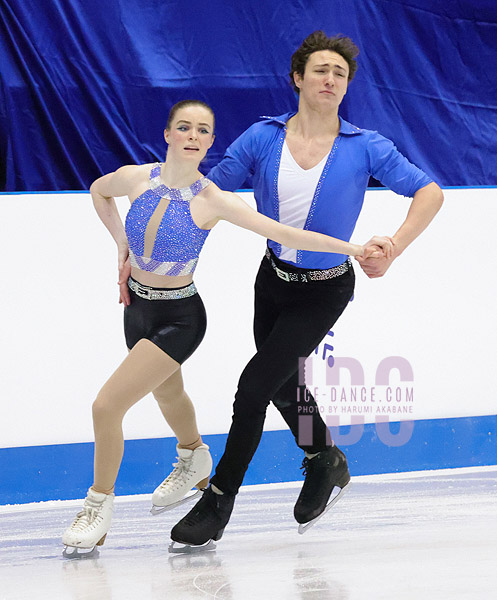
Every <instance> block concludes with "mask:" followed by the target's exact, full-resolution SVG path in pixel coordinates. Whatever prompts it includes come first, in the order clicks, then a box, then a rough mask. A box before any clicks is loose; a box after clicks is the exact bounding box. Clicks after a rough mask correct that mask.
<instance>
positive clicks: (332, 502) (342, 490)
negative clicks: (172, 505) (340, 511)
mask: <svg viewBox="0 0 497 600" xmlns="http://www.w3.org/2000/svg"><path fill="white" fill-rule="evenodd" d="M349 489H350V483H348V484H347V485H346V486H344V487H343V488H340V491H339V492H338V494H337V495H336V496H334V497H333V498H332V499H331V500H330V502H328V504H327V505H326V508H325V509H324V510H323V512H322V513H321V514H320V515H318V516H317V517H314V519H312V520H311V521H309V522H307V523H300V524H299V533H300V534H301V535H303V534H304V533H305V532H306V531H307V530H308V529H310V528H311V527H312V526H313V525H315V524H316V523H317V522H318V521H319V519H320V518H321V517H323V516H324V515H325V514H326V513H327V512H328V511H329V510H330V508H333V506H334V505H335V504H336V503H337V502H338V501H339V500H340V498H341V497H342V496H343V495H344V494H345V493H346V492H348V491H349Z"/></svg>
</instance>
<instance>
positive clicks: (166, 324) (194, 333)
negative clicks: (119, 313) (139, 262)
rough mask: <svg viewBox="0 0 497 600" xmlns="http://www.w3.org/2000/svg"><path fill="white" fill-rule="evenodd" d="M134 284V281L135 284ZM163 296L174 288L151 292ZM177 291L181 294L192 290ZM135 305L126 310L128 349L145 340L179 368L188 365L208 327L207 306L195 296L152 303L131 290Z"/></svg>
mask: <svg viewBox="0 0 497 600" xmlns="http://www.w3.org/2000/svg"><path fill="white" fill-rule="evenodd" d="M132 281H133V280H132ZM140 286H141V288H146V289H147V290H150V291H152V292H153V291H158V292H162V291H164V290H168V291H169V290H171V288H151V287H149V286H143V285H141V284H140ZM188 287H189V286H185V287H184V288H174V289H175V290H178V291H180V292H181V290H184V289H186V288H188ZM129 293H130V298H131V303H130V305H129V306H126V307H125V309H124V335H125V337H126V345H127V346H128V348H129V349H130V350H131V349H132V348H133V346H134V345H135V344H136V343H137V342H138V341H140V340H141V339H143V338H145V339H147V340H150V341H151V342H153V343H154V344H155V345H156V346H158V347H159V348H160V349H161V350H163V351H164V352H165V353H166V354H168V355H169V356H170V357H171V358H173V359H174V360H175V361H176V362H178V363H179V364H182V363H183V362H185V360H186V359H187V358H189V357H190V356H191V355H192V354H193V353H194V352H195V350H196V349H197V348H198V346H199V345H200V342H201V341H202V340H203V338H204V334H205V329H206V326H207V318H206V314H205V308H204V303H203V302H202V299H201V298H200V295H199V294H198V293H197V292H195V293H194V294H193V295H192V296H189V297H187V298H180V299H167V300H149V299H146V298H142V297H141V296H139V295H137V293H135V292H134V291H133V290H132V289H130V290H129Z"/></svg>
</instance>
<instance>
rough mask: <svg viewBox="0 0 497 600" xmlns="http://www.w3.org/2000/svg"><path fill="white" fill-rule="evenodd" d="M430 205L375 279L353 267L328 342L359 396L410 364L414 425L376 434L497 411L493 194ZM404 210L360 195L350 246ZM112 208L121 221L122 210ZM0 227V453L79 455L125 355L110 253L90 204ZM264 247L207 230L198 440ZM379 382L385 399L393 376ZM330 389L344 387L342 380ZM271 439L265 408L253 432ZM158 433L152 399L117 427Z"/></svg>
mask: <svg viewBox="0 0 497 600" xmlns="http://www.w3.org/2000/svg"><path fill="white" fill-rule="evenodd" d="M243 196H244V197H245V198H246V199H247V200H248V201H250V202H253V200H252V195H251V194H250V193H244V194H243ZM445 197H446V201H445V205H444V207H443V209H442V211H441V213H440V214H439V215H438V217H437V218H436V220H435V222H434V223H433V224H432V225H431V226H430V228H429V229H428V230H427V231H426V232H425V233H424V234H423V236H422V237H421V238H420V239H419V240H417V241H416V242H415V243H414V245H413V246H412V247H410V248H409V249H408V250H407V251H406V252H405V254H404V255H403V256H401V257H400V258H399V259H398V260H397V261H396V262H395V263H394V265H393V266H392V268H391V269H390V271H389V272H388V273H387V275H386V276H385V277H384V278H381V279H377V280H369V279H368V278H367V277H366V276H365V275H364V274H363V273H362V271H361V270H360V269H359V268H358V267H356V274H357V285H356V293H355V299H354V301H353V302H352V303H351V304H350V306H349V307H348V308H347V310H346V312H345V313H344V315H343V316H342V317H341V319H340V321H339V322H338V324H337V325H336V327H335V328H334V334H335V335H334V337H333V339H332V340H328V341H331V343H332V344H333V346H334V350H333V356H334V357H336V358H338V357H351V358H353V359H355V361H356V362H357V363H359V364H360V365H361V368H362V370H363V372H364V385H362V386H360V387H363V388H365V390H366V392H365V393H366V394H369V395H370V394H371V388H373V387H377V388H378V386H375V373H376V371H377V368H378V364H379V363H380V362H381V361H382V359H384V358H385V357H389V356H400V357H402V358H403V359H404V360H405V361H407V362H408V363H409V364H410V365H411V366H412V369H413V381H412V382H411V384H410V386H411V387H412V388H413V402H412V406H413V410H414V413H411V414H409V415H408V416H400V417H395V416H394V415H393V416H392V415H390V420H398V419H399V418H410V419H412V418H415V419H430V418H442V417H460V416H478V415H488V414H495V413H496V412H497V410H496V408H497V398H496V390H497V369H496V368H495V349H494V347H493V345H491V344H492V339H493V336H492V333H493V332H495V331H497V317H496V311H495V297H496V292H497V284H496V277H495V273H496V270H497V251H496V249H495V243H494V241H493V240H494V238H495V223H496V222H497V201H496V200H497V198H496V197H497V190H496V189H494V188H489V189H475V190H472V189H449V190H445ZM409 201H410V200H409V199H406V198H400V197H398V196H396V195H395V194H393V193H392V192H389V191H383V190H373V191H369V192H367V195H366V201H365V207H364V210H363V212H362V214H361V218H360V220H359V222H358V225H357V228H356V231H355V233H354V235H353V238H352V241H355V242H365V241H366V240H367V239H369V237H370V236H371V235H373V234H387V235H392V234H393V233H394V232H395V230H396V228H397V227H398V225H399V224H400V223H401V222H402V220H403V218H404V215H405V214H406V211H407V207H408V205H409ZM119 205H120V208H122V210H123V213H124V211H125V210H126V208H127V200H126V199H120V202H119ZM0 215H1V222H2V226H1V233H2V235H1V236H0V248H1V252H2V256H3V257H4V261H3V266H2V273H3V281H4V288H3V289H4V292H3V294H2V316H3V319H2V321H3V322H2V335H1V337H0V352H1V357H0V358H1V360H0V364H1V367H0V370H1V389H0V407H1V415H2V416H1V419H0V447H16V446H30V445H42V444H61V443H70V442H85V441H91V440H92V439H93V430H92V423H91V403H92V401H93V399H94V397H95V395H96V393H97V392H98V390H99V388H100V386H101V385H102V384H103V382H104V381H105V380H106V378H107V377H108V376H109V375H110V374H111V373H112V371H113V370H114V369H115V367H116V366H117V365H118V364H119V362H120V361H121V360H122V359H123V358H124V356H125V354H126V348H125V344H124V337H123V333H122V307H121V306H120V305H118V303H117V286H116V281H117V274H116V268H115V267H116V253H115V250H114V245H113V244H114V243H113V241H112V239H111V237H110V235H109V234H108V233H107V231H106V230H105V228H104V227H103V225H101V223H100V222H99V220H98V217H97V216H96V214H95V212H94V210H93V207H92V204H91V200H90V197H89V194H84V193H75V194H67V193H62V194H55V193H54V194H37V195H36V194H9V195H3V196H0ZM264 247H265V241H264V240H263V239H261V238H259V237H258V236H256V235H255V234H252V233H250V232H246V231H243V230H241V229H239V228H236V227H234V226H231V225H229V224H226V223H221V224H220V225H218V226H217V227H216V229H215V230H214V232H213V233H212V234H211V235H210V237H209V239H208V241H207V243H206V247H205V249H204V252H203V254H202V257H201V259H200V263H199V267H198V269H197V272H196V276H195V281H196V284H197V287H198V289H199V291H200V293H201V295H202V298H203V300H204V303H205V305H206V309H207V314H208V330H207V334H206V337H205V339H204V341H203V343H202V345H201V346H200V348H199V349H198V350H197V352H196V353H195V354H194V355H193V357H192V358H191V359H190V360H189V361H188V362H187V363H186V365H185V366H184V367H183V372H184V378H185V384H186V388H187V391H188V393H189V395H190V396H191V398H192V399H193V401H194V403H195V406H196V410H197V416H198V421H199V426H200V429H201V431H202V433H205V434H207V433H223V432H227V431H228V429H229V425H230V422H231V405H232V402H233V394H234V391H235V389H236V383H237V380H238V376H239V374H240V372H241V370H242V369H243V367H244V365H245V364H246V362H247V361H248V359H249V358H250V357H251V355H252V353H253V351H254V344H253V340H252V333H251V329H252V314H253V310H252V303H253V293H252V289H253V282H254V278H255V274H256V271H257V268H258V264H259V262H260V260H261V257H262V255H263V253H264ZM314 362H315V370H314V373H315V377H314V379H315V380H314V384H316V383H319V381H320V378H321V379H322V378H323V377H324V370H323V367H324V365H325V361H323V360H322V358H321V349H320V351H319V354H318V355H317V356H316V358H315V360H314ZM269 368H270V365H268V369H269ZM390 381H391V382H392V387H393V389H395V388H396V387H398V386H397V383H398V377H397V380H396V379H395V376H394V375H392V377H391V379H390ZM340 387H341V388H344V389H345V392H347V391H348V390H349V388H350V387H351V385H350V384H349V381H348V380H347V377H346V376H345V375H344V376H343V378H341V379H340ZM384 391H385V386H383V388H381V390H380V389H377V390H376V392H377V394H379V393H380V392H382V393H383V392H384ZM359 393H360V392H359ZM377 397H378V396H377ZM347 402H349V401H347ZM347 402H346V403H347ZM324 403H325V404H326V403H328V404H330V402H329V399H326V398H325V401H324ZM349 404H350V402H349ZM347 418H348V416H347V414H343V415H342V416H341V419H343V421H340V422H346V420H347ZM364 419H365V420H366V421H371V420H374V417H371V416H370V415H368V416H365V417H364ZM282 428H284V423H283V421H282V419H281V418H280V417H279V415H278V414H277V412H276V411H275V410H274V409H273V408H272V407H271V408H270V410H269V413H268V419H267V422H266V429H282ZM171 435H172V432H171V431H170V430H169V428H168V427H167V425H166V424H165V423H164V421H163V419H162V418H161V416H160V413H159V411H158V409H157V407H156V406H155V403H154V400H153V398H152V397H150V398H147V399H145V400H144V401H142V402H141V403H139V404H138V405H137V406H135V407H134V408H133V409H132V410H131V411H130V412H129V414H128V415H127V417H126V419H125V436H126V437H127V438H153V437H161V436H171Z"/></svg>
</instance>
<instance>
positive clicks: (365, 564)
mask: <svg viewBox="0 0 497 600" xmlns="http://www.w3.org/2000/svg"><path fill="white" fill-rule="evenodd" d="M299 487H300V484H282V485H277V484H276V485H271V486H251V487H250V488H244V489H243V490H242V492H241V493H240V495H239V496H238V499H237V502H236V505H235V511H234V514H233V517H232V520H231V522H230V524H229V525H228V527H227V528H226V531H225V534H224V536H223V538H222V540H221V541H219V542H218V543H217V549H216V550H215V551H213V552H207V553H201V554H196V555H171V554H169V553H168V552H167V547H168V544H169V531H170V529H171V527H172V526H173V525H174V523H175V522H176V521H177V520H178V519H179V518H180V517H181V516H183V514H185V513H186V512H187V510H189V505H183V506H181V507H178V508H177V509H174V510H172V511H170V512H166V513H163V514H161V515H159V516H155V517H153V516H151V515H150V514H149V510H150V498H148V497H144V496H139V497H136V496H135V497H123V498H118V501H117V503H116V509H115V516H114V522H113V526H112V529H111V531H110V533H109V535H108V536H107V540H106V542H105V545H104V546H102V548H101V549H100V554H99V556H98V557H97V558H88V559H84V560H64V559H63V558H62V555H61V553H62V545H61V542H60V535H61V533H62V531H63V530H64V528H65V527H66V526H67V525H68V524H69V522H70V521H71V520H72V518H73V517H74V515H75V514H76V512H77V511H78V510H79V507H80V504H81V503H76V502H74V501H71V502H50V503H39V504H30V505H23V506H12V507H10V506H7V507H0V600H24V599H26V600H59V599H64V600H66V599H67V600H110V599H114V600H117V599H119V600H128V599H130V600H131V599H133V600H149V599H150V600H159V599H160V600H164V599H172V600H196V599H200V598H204V599H205V598H218V599H234V600H245V599H247V600H249V599H250V600H252V599H254V598H255V599H256V600H266V599H267V600H280V599H281V600H293V599H299V600H328V599H329V600H376V599H378V600H389V599H395V600H397V599H399V600H404V599H405V600H410V599H416V600H420V599H422V600H424V599H427V600H442V599H443V600H459V599H468V600H474V599H477V598H494V597H495V594H496V591H495V590H496V589H497V566H496V565H497V517H496V513H497V510H496V509H497V467H491V468H476V469H470V470H467V469H466V470H450V471H443V472H440V471H438V472H432V473H419V474H404V475H398V476H393V475H391V476H388V475H382V476H372V477H357V478H353V481H352V487H351V489H350V491H349V493H348V494H346V495H345V496H344V497H343V499H342V500H340V502H338V503H337V505H336V506H335V507H334V508H333V509H332V510H330V511H329V513H328V514H327V515H326V516H325V517H323V518H322V519H321V520H320V521H319V522H318V523H317V524H316V525H315V526H314V527H313V528H312V529H310V530H309V531H308V532H307V533H306V534H305V535H299V534H298V533H297V524H296V523H295V521H294V520H293V516H292V511H293V504H294V502H295V500H296V498H297V495H298V490H299Z"/></svg>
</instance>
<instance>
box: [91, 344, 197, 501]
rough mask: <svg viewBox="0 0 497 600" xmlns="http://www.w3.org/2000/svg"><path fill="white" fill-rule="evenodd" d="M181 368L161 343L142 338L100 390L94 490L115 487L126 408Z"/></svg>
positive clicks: (96, 404)
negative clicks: (161, 346)
mask: <svg viewBox="0 0 497 600" xmlns="http://www.w3.org/2000/svg"><path fill="white" fill-rule="evenodd" d="M179 368H180V366H179V364H178V363H177V362H176V361H175V360H174V359H173V358H171V357H170V356H169V355H167V354H166V353H165V352H164V351H163V350H161V349H160V348H159V347H158V346H156V345H155V344H153V343H152V342H151V341H149V340H146V339H142V340H140V341H139V342H138V343H137V344H136V345H135V346H134V347H133V349H132V350H131V351H130V353H129V354H128V356H127V357H126V358H125V359H124V361H123V362H122V363H121V365H120V366H119V367H118V368H117V370H116V371H115V372H114V373H113V375H112V376H111V377H110V379H109V380H108V381H107V382H106V383H105V385H104V386H103V388H102V389H101V390H100V392H99V394H98V396H97V398H96V400H95V402H94V403H93V429H94V431H95V463H94V483H93V486H92V487H93V489H94V490H95V491H97V492H103V493H106V494H109V493H111V492H112V491H113V489H114V484H115V481H116V478H117V474H118V472H119V467H120V465H121V460H122V457H123V451H124V438H123V431H122V420H123V417H124V415H125V414H126V412H127V411H128V410H129V409H130V408H131V407H132V406H133V404H136V402H138V400H140V399H141V398H143V397H144V396H146V395H147V394H148V393H149V392H151V391H152V390H155V389H156V388H158V387H159V386H160V385H161V384H162V383H164V381H166V380H167V379H168V378H170V377H171V376H172V375H173V374H174V373H176V372H177V371H178V370H179ZM195 430H196V427H195ZM185 441H187V440H185Z"/></svg>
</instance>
